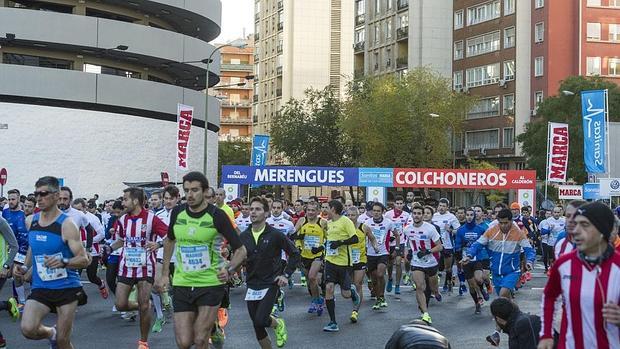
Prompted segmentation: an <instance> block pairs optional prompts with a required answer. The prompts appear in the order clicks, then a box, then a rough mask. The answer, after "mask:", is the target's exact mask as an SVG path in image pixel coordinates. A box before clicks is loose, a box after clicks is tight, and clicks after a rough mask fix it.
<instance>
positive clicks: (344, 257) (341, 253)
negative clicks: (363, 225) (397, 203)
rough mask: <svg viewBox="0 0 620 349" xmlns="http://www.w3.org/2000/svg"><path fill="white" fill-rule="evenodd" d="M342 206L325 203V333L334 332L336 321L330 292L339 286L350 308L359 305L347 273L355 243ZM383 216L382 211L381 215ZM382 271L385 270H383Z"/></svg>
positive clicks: (348, 220)
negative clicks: (350, 303)
mask: <svg viewBox="0 0 620 349" xmlns="http://www.w3.org/2000/svg"><path fill="white" fill-rule="evenodd" d="M343 210H344V205H343V204H342V202H340V201H339V200H332V201H330V202H329V219H330V222H329V223H328V224H327V233H326V240H327V242H326V243H325V284H326V286H325V303H326V305H327V312H328V313H329V320H330V322H329V323H328V324H327V326H325V327H323V331H326V332H338V331H339V330H340V329H339V328H338V323H337V322H336V303H335V301H334V289H335V286H336V284H338V285H340V294H341V295H342V297H343V298H345V299H349V298H350V299H351V300H352V301H353V307H357V306H359V304H360V297H359V295H358V294H357V291H356V290H355V288H351V275H350V270H351V267H352V266H353V261H352V258H351V245H353V244H355V243H357V242H358V241H359V240H358V237H357V233H356V231H355V225H353V222H352V221H351V220H350V219H349V218H347V217H344V216H343V215H342V214H343V213H344V212H343ZM381 213H383V212H381ZM384 272H385V271H384Z"/></svg>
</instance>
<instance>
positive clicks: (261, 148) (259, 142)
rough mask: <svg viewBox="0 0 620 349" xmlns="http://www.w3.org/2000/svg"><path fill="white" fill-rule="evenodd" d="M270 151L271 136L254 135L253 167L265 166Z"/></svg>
mask: <svg viewBox="0 0 620 349" xmlns="http://www.w3.org/2000/svg"><path fill="white" fill-rule="evenodd" d="M268 151H269V136H265V135H254V142H253V143H252V164H251V165H252V166H265V164H266V163H267V152H268Z"/></svg>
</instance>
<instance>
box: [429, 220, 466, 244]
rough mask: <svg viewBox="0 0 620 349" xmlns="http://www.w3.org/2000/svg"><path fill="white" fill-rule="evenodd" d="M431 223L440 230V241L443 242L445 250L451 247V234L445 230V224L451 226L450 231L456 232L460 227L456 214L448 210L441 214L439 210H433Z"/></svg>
mask: <svg viewBox="0 0 620 349" xmlns="http://www.w3.org/2000/svg"><path fill="white" fill-rule="evenodd" d="M432 221H433V224H435V225H436V226H438V227H439V229H440V230H441V242H442V243H443V248H445V249H447V250H451V249H453V248H454V247H453V244H452V234H451V233H450V232H448V231H447V230H446V224H449V225H450V226H451V227H452V232H454V233H455V232H456V230H457V229H458V228H459V227H460V224H459V221H458V219H456V216H455V215H453V214H452V213H450V212H446V213H444V214H441V213H439V212H435V214H434V215H433V219H432Z"/></svg>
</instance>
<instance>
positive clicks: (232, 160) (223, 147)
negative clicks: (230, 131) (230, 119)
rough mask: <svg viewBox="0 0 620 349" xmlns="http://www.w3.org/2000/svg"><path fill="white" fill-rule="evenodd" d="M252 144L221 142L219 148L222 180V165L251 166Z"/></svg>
mask: <svg viewBox="0 0 620 349" xmlns="http://www.w3.org/2000/svg"><path fill="white" fill-rule="evenodd" d="M251 151H252V143H251V142H249V141H245V140H235V141H220V142H219V146H218V159H219V163H220V166H219V169H218V174H217V177H218V178H222V165H249V164H250V156H251V155H250V154H251Z"/></svg>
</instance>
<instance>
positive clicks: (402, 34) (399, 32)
mask: <svg viewBox="0 0 620 349" xmlns="http://www.w3.org/2000/svg"><path fill="white" fill-rule="evenodd" d="M408 37H409V26H406V27H402V28H398V29H396V41H399V40H403V39H407V38H408Z"/></svg>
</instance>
